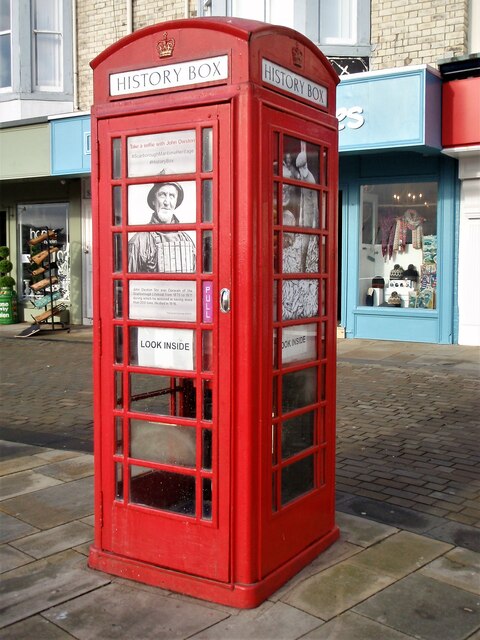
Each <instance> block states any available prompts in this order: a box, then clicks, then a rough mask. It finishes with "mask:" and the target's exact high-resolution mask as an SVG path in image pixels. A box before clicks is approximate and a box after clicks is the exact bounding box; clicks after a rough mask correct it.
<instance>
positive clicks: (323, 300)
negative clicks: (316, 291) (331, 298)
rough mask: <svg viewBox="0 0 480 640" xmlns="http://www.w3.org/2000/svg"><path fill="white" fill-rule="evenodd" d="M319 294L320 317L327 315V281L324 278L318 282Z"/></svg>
mask: <svg viewBox="0 0 480 640" xmlns="http://www.w3.org/2000/svg"><path fill="white" fill-rule="evenodd" d="M320 283H321V284H320V286H321V290H320V291H321V292H320V315H321V316H326V315H327V281H326V280H325V278H322V279H321V280H320Z"/></svg>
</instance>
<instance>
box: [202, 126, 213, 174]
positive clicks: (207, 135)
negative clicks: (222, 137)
mask: <svg viewBox="0 0 480 640" xmlns="http://www.w3.org/2000/svg"><path fill="white" fill-rule="evenodd" d="M212 170H213V130H212V129H202V171H203V172H205V173H209V172H210V171H212Z"/></svg>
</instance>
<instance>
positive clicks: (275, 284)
mask: <svg viewBox="0 0 480 640" xmlns="http://www.w3.org/2000/svg"><path fill="white" fill-rule="evenodd" d="M272 293H273V322H277V321H278V311H277V306H278V304H277V302H278V280H274V282H273V292H272Z"/></svg>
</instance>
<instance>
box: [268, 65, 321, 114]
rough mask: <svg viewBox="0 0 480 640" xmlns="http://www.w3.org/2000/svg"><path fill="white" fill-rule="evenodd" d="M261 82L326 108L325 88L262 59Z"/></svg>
mask: <svg viewBox="0 0 480 640" xmlns="http://www.w3.org/2000/svg"><path fill="white" fill-rule="evenodd" d="M262 80H263V82H266V83H267V84H270V85H272V86H273V87H276V88H278V89H283V91H288V93H291V94H293V95H294V96H298V97H299V98H304V99H305V100H308V101H309V102H312V103H313V104H315V105H316V106H320V107H326V106H327V104H328V90H327V88H326V87H322V85H320V84H317V83H316V82H312V81H311V80H308V78H304V77H303V76H299V75H298V73H294V72H293V71H290V69H286V68H285V67H281V66H280V65H278V64H275V63H274V62H270V61H269V60H265V58H263V59H262Z"/></svg>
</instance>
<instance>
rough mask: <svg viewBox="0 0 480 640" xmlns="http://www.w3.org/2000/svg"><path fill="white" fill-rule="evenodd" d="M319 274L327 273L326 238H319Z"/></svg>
mask: <svg viewBox="0 0 480 640" xmlns="http://www.w3.org/2000/svg"><path fill="white" fill-rule="evenodd" d="M321 243H322V244H321V248H320V273H324V274H326V273H328V268H327V267H328V260H327V258H328V256H327V236H321Z"/></svg>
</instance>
